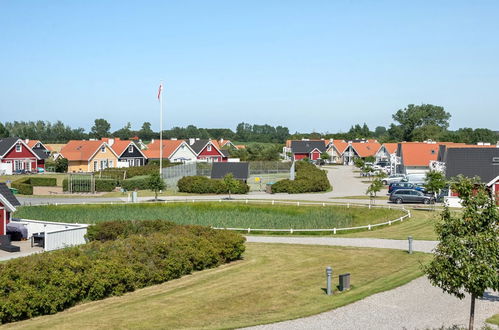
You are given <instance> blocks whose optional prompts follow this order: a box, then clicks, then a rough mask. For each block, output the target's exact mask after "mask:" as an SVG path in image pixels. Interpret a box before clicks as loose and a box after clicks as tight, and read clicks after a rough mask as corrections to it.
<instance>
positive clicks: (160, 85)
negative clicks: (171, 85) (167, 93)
mask: <svg viewBox="0 0 499 330" xmlns="http://www.w3.org/2000/svg"><path fill="white" fill-rule="evenodd" d="M162 91H163V84H159V88H158V100H159V98H160V97H161V92H162Z"/></svg>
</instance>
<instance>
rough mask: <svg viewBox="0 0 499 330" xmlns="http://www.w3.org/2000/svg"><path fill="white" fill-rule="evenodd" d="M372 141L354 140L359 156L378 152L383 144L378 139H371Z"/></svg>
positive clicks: (354, 146)
mask: <svg viewBox="0 0 499 330" xmlns="http://www.w3.org/2000/svg"><path fill="white" fill-rule="evenodd" d="M369 141H371V142H352V147H353V148H354V149H355V151H357V154H358V155H359V157H361V158H364V157H369V156H374V155H375V154H376V152H378V150H379V148H380V147H381V144H380V143H379V142H378V141H376V140H369Z"/></svg>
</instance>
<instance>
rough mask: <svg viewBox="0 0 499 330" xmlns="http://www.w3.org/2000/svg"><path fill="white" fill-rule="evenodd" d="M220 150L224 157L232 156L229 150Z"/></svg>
mask: <svg viewBox="0 0 499 330" xmlns="http://www.w3.org/2000/svg"><path fill="white" fill-rule="evenodd" d="M220 152H221V153H222V155H224V157H230V153H229V150H225V149H222V150H220Z"/></svg>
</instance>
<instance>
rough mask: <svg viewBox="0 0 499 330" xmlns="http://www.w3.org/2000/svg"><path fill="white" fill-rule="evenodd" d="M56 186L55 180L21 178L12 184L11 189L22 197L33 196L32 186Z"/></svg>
mask: <svg viewBox="0 0 499 330" xmlns="http://www.w3.org/2000/svg"><path fill="white" fill-rule="evenodd" d="M56 185H57V179H56V178H42V177H36V178H34V177H33V178H30V177H28V178H22V179H19V180H16V181H13V182H12V185H11V187H12V188H15V189H17V190H18V191H19V193H20V194H23V195H33V186H43V187H54V186H56Z"/></svg>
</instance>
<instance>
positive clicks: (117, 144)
mask: <svg viewBox="0 0 499 330" xmlns="http://www.w3.org/2000/svg"><path fill="white" fill-rule="evenodd" d="M130 143H133V142H132V141H126V140H118V141H114V143H113V145H112V146H111V149H113V150H114V152H115V153H116V154H117V155H118V156H119V155H121V154H122V153H123V152H124V151H125V150H126V148H128V146H129V145H130Z"/></svg>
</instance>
